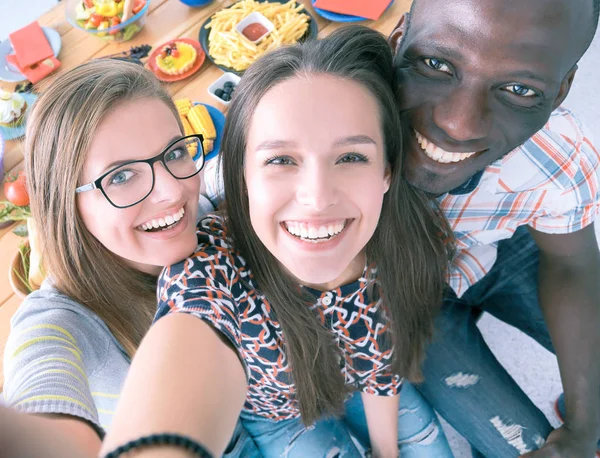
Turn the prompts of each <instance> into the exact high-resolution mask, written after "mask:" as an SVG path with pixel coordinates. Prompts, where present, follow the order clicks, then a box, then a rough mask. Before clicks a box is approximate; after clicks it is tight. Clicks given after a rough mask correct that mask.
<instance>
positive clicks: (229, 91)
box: [223, 87, 232, 94]
mask: <svg viewBox="0 0 600 458" xmlns="http://www.w3.org/2000/svg"><path fill="white" fill-rule="evenodd" d="M231 91H232V89H231V88H230V87H226V88H225V89H223V93H224V94H231Z"/></svg>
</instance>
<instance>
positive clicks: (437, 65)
mask: <svg viewBox="0 0 600 458" xmlns="http://www.w3.org/2000/svg"><path fill="white" fill-rule="evenodd" d="M423 62H425V65H427V66H428V67H429V68H432V69H433V70H437V71H438V72H444V73H448V74H451V73H452V72H451V71H450V67H449V66H448V64H446V63H445V62H444V61H443V60H439V59H436V58H435V57H426V58H425V59H423Z"/></svg>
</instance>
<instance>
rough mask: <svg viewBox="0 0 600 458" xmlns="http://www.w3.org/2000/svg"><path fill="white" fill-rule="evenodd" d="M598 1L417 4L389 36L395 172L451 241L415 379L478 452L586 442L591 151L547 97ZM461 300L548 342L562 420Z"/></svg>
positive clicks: (595, 382)
mask: <svg viewBox="0 0 600 458" xmlns="http://www.w3.org/2000/svg"><path fill="white" fill-rule="evenodd" d="M598 8H599V1H598V0H569V1H568V0H452V1H446V0H415V2H414V4H413V6H412V9H411V12H410V13H409V15H406V16H405V17H403V18H402V19H401V20H400V22H399V24H398V26H397V27H396V29H395V30H394V32H393V33H392V35H391V36H390V44H391V46H392V47H393V49H394V52H395V55H396V65H397V68H398V75H399V77H398V89H397V94H398V99H399V103H400V106H401V111H402V115H403V117H404V119H405V121H406V124H407V125H408V129H407V132H406V136H405V138H406V151H407V153H406V154H407V161H406V165H405V170H404V174H405V176H406V178H407V179H408V180H409V181H410V182H411V184H413V185H414V186H415V187H417V188H420V189H422V190H425V191H427V192H429V193H431V194H432V195H435V196H437V197H438V199H439V201H440V203H441V206H442V208H443V210H444V212H445V214H446V215H447V217H448V219H449V221H450V223H451V225H452V227H453V229H454V232H455V235H456V237H457V246H458V254H457V257H456V260H455V262H454V265H453V268H452V271H451V275H450V279H449V284H450V286H451V291H449V292H448V293H447V297H446V300H445V303H444V306H443V309H442V314H441V315H440V317H439V319H438V326H437V333H436V335H435V337H434V342H433V344H432V345H431V347H430V348H429V351H428V355H427V358H426V361H425V363H424V374H425V379H426V380H425V383H423V384H422V385H420V386H419V389H420V390H421V392H422V393H423V394H424V395H425V396H426V397H427V399H428V400H429V401H430V402H431V404H432V405H433V407H434V408H436V409H437V410H438V411H439V412H440V413H441V414H442V416H444V417H445V418H446V419H447V420H448V421H449V422H450V423H451V424H452V425H453V426H454V427H455V428H456V429H457V430H458V431H459V432H460V433H461V434H463V435H464V436H465V437H466V438H467V439H468V440H469V442H470V443H471V444H472V445H473V447H474V449H475V454H476V456H482V455H483V456H485V457H488V458H492V457H498V458H508V457H518V456H525V457H527V458H550V457H557V458H567V457H568V458H591V457H593V456H594V453H595V452H596V447H597V441H598V438H599V436H600V253H599V250H598V244H597V242H596V238H595V234H594V220H595V217H596V213H597V211H598V200H599V198H600V178H599V175H600V157H599V153H598V150H597V149H596V148H595V147H594V145H593V144H592V142H591V140H590V138H589V132H587V131H586V130H585V129H584V128H583V126H581V124H580V123H579V121H578V120H577V118H576V117H575V116H574V115H573V114H572V113H570V112H569V111H567V110H565V109H562V108H560V105H561V103H562V102H563V100H564V99H565V97H566V96H567V94H568V92H569V89H570V87H571V84H572V83H573V79H574V76H575V72H576V69H577V62H578V60H579V59H580V58H581V56H582V55H583V53H584V52H585V50H586V49H587V47H588V46H589V44H590V42H591V40H592V38H593V36H594V33H595V30H596V27H597V22H598ZM594 97H596V95H595V94H590V99H591V100H592V101H593V100H594ZM475 308H476V309H479V310H485V311H488V312H490V313H492V314H493V315H495V316H496V317H498V318H500V319H501V320H503V321H505V322H507V323H509V324H511V325H514V326H516V327H518V328H519V329H521V330H523V331H524V332H525V333H527V334H529V335H530V336H531V337H533V338H534V339H536V340H537V341H538V342H539V343H541V344H542V345H544V346H545V347H546V348H547V349H549V350H550V351H553V352H555V353H556V355H557V357H558V362H559V367H560V374H561V379H562V382H563V388H564V404H563V399H562V398H561V402H560V406H563V405H564V409H563V411H562V412H561V415H562V416H563V418H564V424H563V426H562V427H560V428H558V429H556V430H553V429H552V428H551V426H550V424H549V423H548V421H547V419H546V418H545V417H544V415H543V414H542V412H541V411H539V410H538V409H537V408H536V407H535V406H534V405H533V403H532V402H531V401H530V400H529V398H528V397H527V396H526V395H525V394H524V393H523V392H522V391H521V389H520V388H519V387H518V385H517V384H516V383H515V382H514V380H513V379H512V378H511V377H510V376H509V375H508V373H507V372H506V371H505V370H504V369H503V367H502V366H501V365H500V364H499V363H498V361H497V360H496V359H495V358H494V356H493V354H492V353H491V351H490V350H489V348H488V347H487V345H486V344H485V342H484V340H483V338H482V336H481V334H480V333H479V331H478V329H477V327H476V323H475V318H474V314H473V310H474V309H475ZM515 357H516V358H518V357H519V355H518V354H516V355H515ZM524 363H525V364H526V362H524ZM540 377H543V374H540ZM481 454H482V455H481Z"/></svg>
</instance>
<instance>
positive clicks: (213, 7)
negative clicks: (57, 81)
mask: <svg viewBox="0 0 600 458" xmlns="http://www.w3.org/2000/svg"><path fill="white" fill-rule="evenodd" d="M149 1H150V6H149V12H148V16H147V18H146V24H145V26H144V28H143V30H142V31H141V32H140V33H139V34H138V35H137V36H136V37H135V38H134V39H133V40H131V41H128V42H125V43H121V44H117V43H110V44H107V43H105V42H104V41H102V40H101V39H99V38H96V37H93V36H91V35H90V34H86V33H85V32H83V31H80V30H77V29H74V28H73V27H72V26H71V25H70V24H69V23H68V22H67V20H66V18H65V3H66V2H64V1H63V2H61V3H59V4H58V5H57V6H56V7H54V8H53V9H51V10H50V11H48V12H47V13H46V14H44V15H43V16H42V17H40V18H39V19H38V22H39V24H40V25H41V26H47V27H52V28H53V29H55V30H57V31H58V32H59V33H60V35H61V39H62V50H61V52H60V55H59V56H58V58H59V60H60V61H61V63H62V65H61V68H60V71H65V70H68V69H71V68H73V67H76V66H77V65H79V64H81V63H83V62H85V61H87V60H89V59H93V58H95V57H102V56H106V55H109V54H114V53H117V52H120V51H126V50H129V48H130V47H132V46H138V45H142V44H149V45H151V46H153V47H155V46H158V45H160V44H161V43H163V42H165V41H168V40H171V39H174V38H178V37H187V38H193V39H195V40H197V39H198V35H199V32H200V27H201V25H202V24H203V22H204V21H205V20H206V19H207V18H208V17H210V16H211V15H212V14H213V13H214V12H215V11H217V10H219V9H221V8H223V7H224V6H228V5H231V4H232V3H235V1H234V0H215V1H214V2H212V3H211V4H209V5H207V6H204V7H201V8H190V7H187V6H185V5H184V4H183V3H181V2H180V1H179V0H149ZM299 1H300V2H301V3H303V4H304V5H305V6H306V8H307V9H308V11H309V12H310V13H311V14H312V15H313V17H314V18H315V19H316V21H317V23H318V26H319V36H324V35H327V34H329V33H331V32H332V31H334V30H335V29H337V28H339V27H343V26H345V25H346V24H344V23H334V22H329V21H327V20H325V19H323V18H321V17H320V16H318V15H317V14H315V12H314V10H313V8H312V6H311V1H310V0H299ZM410 3H411V0H395V2H394V3H393V5H392V6H391V7H390V8H389V9H388V10H387V11H386V12H385V13H384V14H383V16H382V17H381V18H380V19H379V20H378V21H365V22H362V23H361V24H364V25H367V26H369V27H372V28H374V29H376V30H379V31H380V32H381V33H383V34H385V35H386V36H387V35H389V33H390V32H391V31H392V29H393V28H394V25H395V24H396V22H397V21H398V19H399V18H400V16H401V15H402V14H403V13H404V12H406V11H408V9H409V7H410ZM57 73H58V72H57ZM221 74H222V71H221V70H220V69H219V68H217V67H216V66H215V65H213V64H212V63H210V62H209V61H208V59H207V60H206V61H205V63H204V64H203V65H202V67H201V68H200V70H199V71H198V72H197V73H195V74H194V75H193V76H191V77H189V78H187V79H185V80H183V81H179V82H176V83H170V84H168V89H169V92H170V93H171V94H172V96H173V97H174V98H183V97H186V98H189V99H191V100H193V101H198V102H206V103H209V104H212V105H214V106H216V107H217V108H219V109H221V110H223V111H224V110H225V106H224V105H221V104H219V103H218V102H216V101H215V100H214V99H213V98H211V97H210V96H209V95H208V93H207V91H206V89H207V87H208V86H209V85H210V84H211V83H212V82H213V81H215V80H216V79H217V78H218V77H219V76H220V75H221ZM53 76H54V75H53ZM53 76H50V77H48V78H46V79H45V80H44V81H42V82H41V83H40V84H39V89H38V90H40V91H43V88H44V87H45V86H46V85H47V84H49V83H51V82H52V79H53ZM0 86H1V87H2V88H4V89H6V90H13V88H14V85H12V84H10V83H4V82H0ZM22 142H23V139H19V140H12V141H8V142H6V151H5V156H4V169H5V171H7V172H15V171H17V170H20V169H22V168H23V153H22ZM0 200H4V191H3V189H1V187H0ZM13 228H14V226H13V227H9V228H5V229H0V392H1V391H2V386H3V383H4V376H3V371H2V364H1V362H2V357H3V353H4V345H5V342H6V338H7V336H8V333H9V330H10V319H11V317H12V316H13V314H14V313H15V311H16V310H17V308H18V307H19V305H20V303H21V299H20V298H19V297H18V296H16V295H15V294H14V293H13V291H12V289H11V287H10V283H9V280H8V272H9V264H10V260H11V259H12V257H13V256H14V254H15V253H16V251H17V249H18V246H19V243H20V242H21V241H22V238H20V237H17V236H16V235H14V234H13V233H12V232H11V230H12V229H13Z"/></svg>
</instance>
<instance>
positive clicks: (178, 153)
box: [165, 148, 186, 162]
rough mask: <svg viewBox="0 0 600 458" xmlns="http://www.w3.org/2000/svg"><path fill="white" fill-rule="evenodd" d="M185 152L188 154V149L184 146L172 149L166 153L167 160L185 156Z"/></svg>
mask: <svg viewBox="0 0 600 458" xmlns="http://www.w3.org/2000/svg"><path fill="white" fill-rule="evenodd" d="M184 154H186V151H185V150H184V149H183V148H175V149H172V150H171V151H169V152H168V153H167V154H166V155H165V161H167V162H170V161H176V160H177V159H180V158H181V157H183V155H184Z"/></svg>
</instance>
